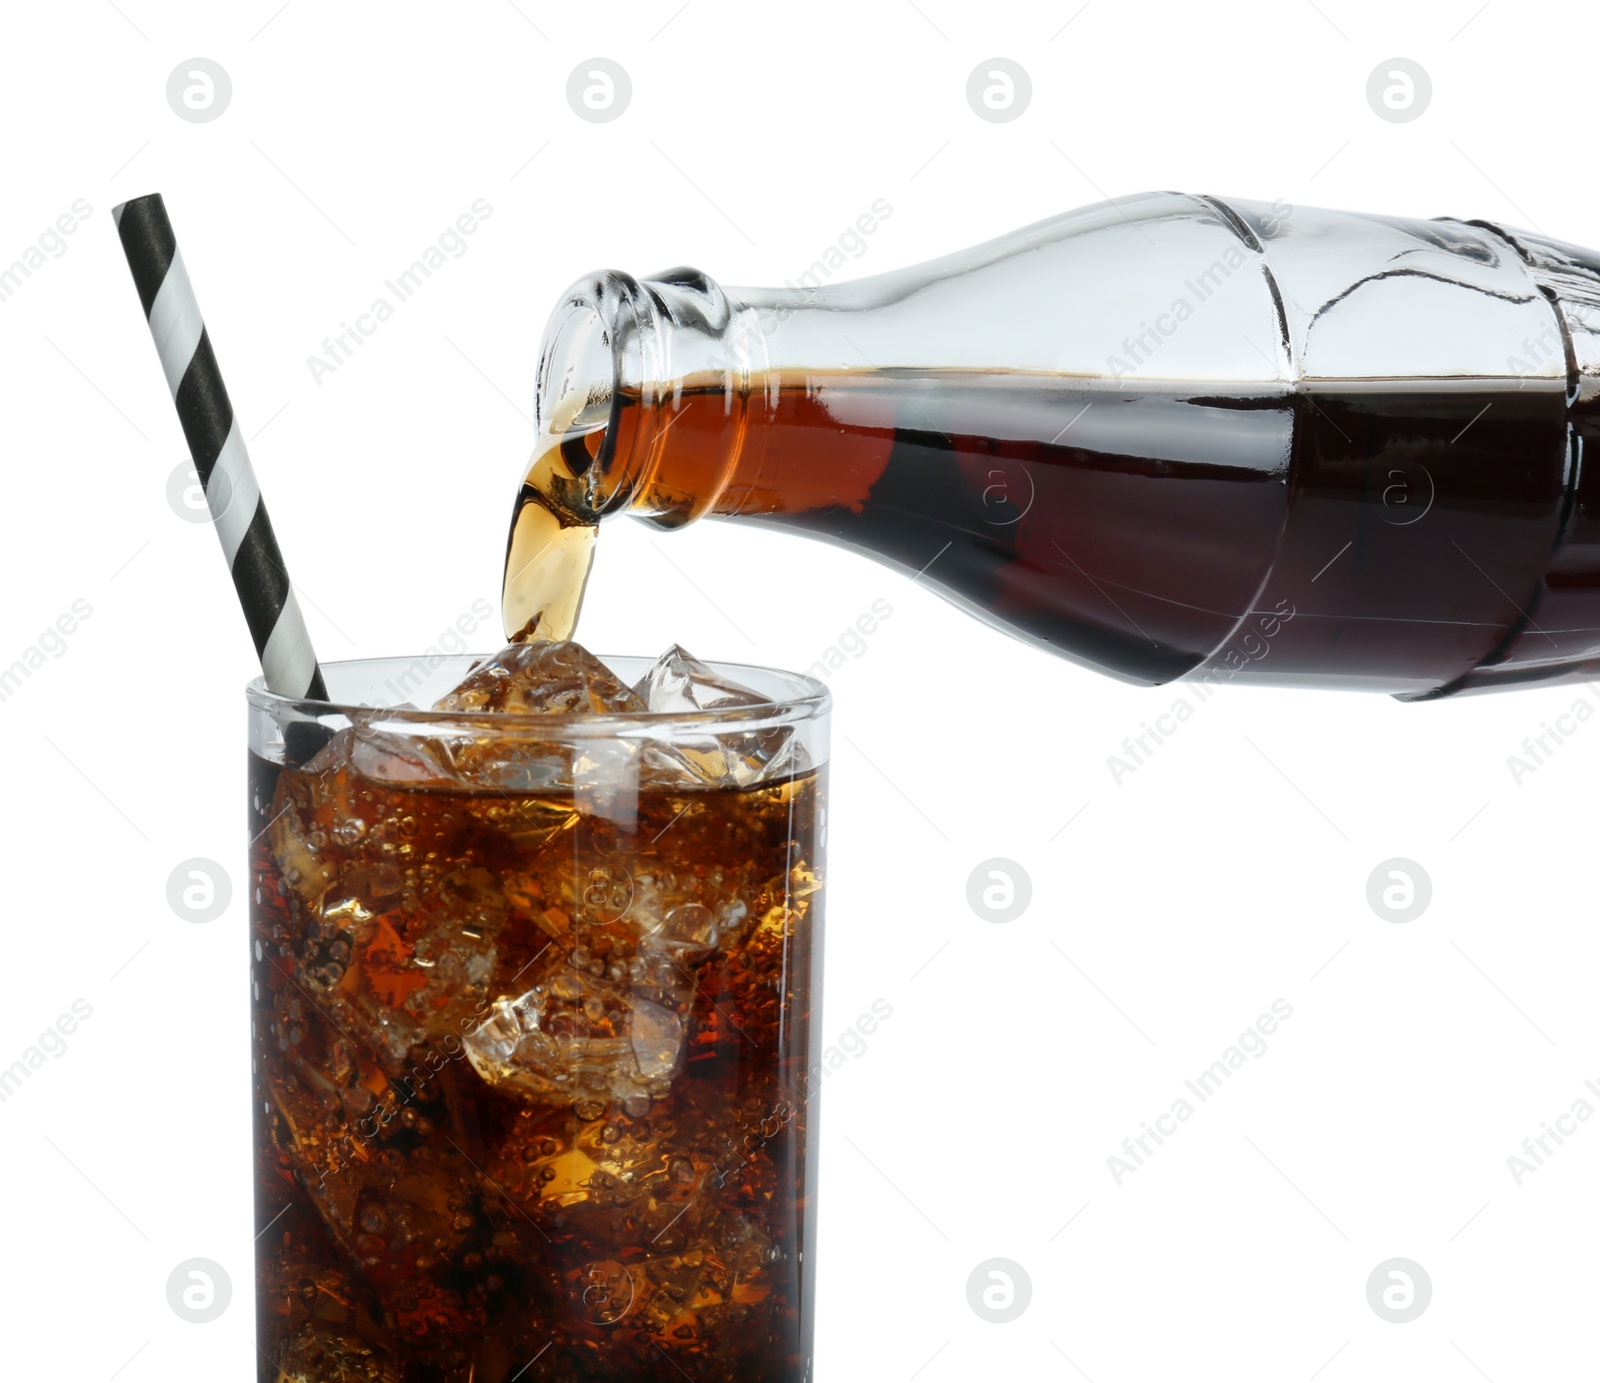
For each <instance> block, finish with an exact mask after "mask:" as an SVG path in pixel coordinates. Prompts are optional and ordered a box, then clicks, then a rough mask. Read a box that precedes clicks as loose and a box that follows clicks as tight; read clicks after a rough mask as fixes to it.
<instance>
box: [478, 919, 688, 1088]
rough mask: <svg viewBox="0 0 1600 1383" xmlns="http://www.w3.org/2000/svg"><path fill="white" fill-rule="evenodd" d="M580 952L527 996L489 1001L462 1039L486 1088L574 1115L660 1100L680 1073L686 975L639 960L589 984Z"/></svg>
mask: <svg viewBox="0 0 1600 1383" xmlns="http://www.w3.org/2000/svg"><path fill="white" fill-rule="evenodd" d="M585 954H586V953H585V952H583V951H582V949H581V948H574V949H573V950H572V951H570V952H569V953H568V956H567V958H566V960H565V963H563V964H561V965H560V966H559V967H558V968H556V969H555V970H554V972H553V973H547V974H546V975H545V976H542V977H541V978H540V980H539V982H538V983H536V984H534V985H533V986H532V987H531V988H530V989H528V990H526V991H524V992H523V993H521V994H519V995H517V996H515V997H513V998H506V997H502V998H498V999H496V1000H495V1001H494V1003H493V1004H492V1005H491V1008H490V1012H489V1015H488V1017H486V1018H485V1019H484V1020H483V1022H482V1023H480V1024H479V1025H478V1026H477V1027H476V1028H474V1029H473V1030H472V1031H471V1032H469V1033H467V1034H466V1036H465V1037H464V1038H463V1039H462V1041H463V1045H464V1046H465V1047H466V1050H467V1056H468V1058H469V1059H470V1060H471V1062H472V1066H473V1069H474V1070H475V1071H477V1073H478V1074H479V1075H480V1076H481V1077H483V1079H484V1080H486V1081H488V1082H489V1084H491V1085H495V1086H499V1087H502V1088H506V1089H510V1090H514V1091H516V1092H517V1093H519V1094H521V1095H523V1096H524V1097H526V1098H529V1099H533V1100H536V1101H539V1102H541V1103H549V1104H558V1105H571V1106H572V1107H573V1108H574V1109H576V1110H577V1111H578V1112H579V1114H580V1117H582V1116H584V1115H585V1114H586V1113H587V1112H588V1111H590V1110H597V1111H599V1112H604V1111H605V1110H606V1109H607V1108H608V1107H610V1106H611V1105H613V1104H616V1105H621V1104H623V1103H625V1102H627V1101H629V1100H632V1099H636V1098H637V1097H639V1096H644V1097H646V1098H651V1097H657V1098H658V1097H660V1096H663V1095H665V1094H666V1093H667V1091H668V1090H669V1089H670V1088H671V1081H672V1078H673V1077H674V1076H675V1075H677V1074H678V1072H680V1071H681V1070H682V1069H683V1061H684V1055H685V1050H686V1045H687V1043H686V1037H687V1029H688V1017H689V1013H690V1010H691V1007H692V1003H693V998H694V991H693V986H692V980H691V976H690V972H688V971H685V970H681V969H680V968H679V967H677V966H676V965H672V964H652V963H651V962H650V961H647V960H646V959H644V958H643V957H636V958H635V960H634V961H633V962H632V963H631V964H629V965H628V966H626V967H618V969H619V970H621V971H622V978H620V979H613V978H611V977H610V975H609V974H607V975H603V976H601V977H596V976H595V975H593V974H592V973H590V970H589V965H588V962H587V961H585V960H584V959H583V957H584V956H585ZM574 957H577V958H578V960H577V963H574V960H573V958H574Z"/></svg>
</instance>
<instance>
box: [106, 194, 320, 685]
mask: <svg viewBox="0 0 1600 1383" xmlns="http://www.w3.org/2000/svg"><path fill="white" fill-rule="evenodd" d="M111 215H112V217H113V218H114V219H115V220H116V223H117V234H118V235H119V236H120V237H121V239H122V251H123V253H124V254H125V255H127V257H128V268H129V269H131V270H132V271H133V282H134V286H135V287H136V288H137V289H138V290H139V301H140V303H141V304H143V306H144V312H145V317H146V319H147V320H148V322H149V325H150V335H151V337H152V338H153V339H154V340H155V343H156V354H157V355H158V356H160V357H161V368H162V369H163V370H165V371H166V375H167V387H168V388H169V389H171V391H172V400H173V402H174V403H175V404H176V405H177V409H178V422H179V423H180V424H181V425H182V427H183V435H184V438H185V440H187V442H188V443H189V455H190V457H191V458H192V459H193V461H194V469H195V474H197V475H198V476H199V477H200V484H201V486H202V488H203V489H204V490H205V494H206V504H207V505H208V507H209V508H210V510H211V519H212V523H213V525H214V526H215V528H216V530H217V537H218V538H220V539H221V540H222V555H223V556H224V557H226V558H227V560H228V566H229V569H230V570H231V571H232V572H233V586H234V589H235V590H236V591H237V592H238V594H239V603H240V605H242V606H243V607H244V617H245V620H246V622H247V623H248V624H249V626H250V636H251V638H252V639H253V640H254V641H255V646H256V654H257V656H258V657H259V658H260V659H261V671H262V673H263V674H264V675H265V678H266V683H267V686H268V688H269V689H270V690H272V691H274V692H276V693H278V695H280V696H288V697H294V698H295V699H297V700H299V699H310V700H317V701H324V700H326V699H327V696H328V692H327V688H326V687H325V686H324V685H323V681H322V670H321V669H320V668H319V667H318V666H317V658H316V654H315V653H313V652H312V650H311V635H310V634H309V633H308V632H307V631H306V623H305V619H304V618H303V617H302V616H301V614H300V606H299V603H298V602H297V601H296V600H295V596H294V587H293V586H291V585H290V584H289V573H288V571H287V570H286V569H285V567H284V565H283V557H282V555H281V554H280V553H279V551H278V540H277V539H276V538H275V537H273V535H272V523H271V521H270V520H269V519H268V518H267V506H266V504H265V503H263V501H262V499H261V490H260V488H259V487H258V486H257V485H256V477H255V472H254V471H253V470H251V468H250V457H249V455H248V453H247V452H246V451H245V445H244V437H243V435H242V434H241V433H240V431H239V422H238V419H236V418H235V417H234V416H233V405H232V404H231V403H230V402H229V401H228V390H227V388H226V386H225V385H224V384H223V382H222V374H221V372H220V371H219V370H218V369H217V358H216V356H215V355H214V354H212V350H211V338H210V337H209V336H208V335H207V333H206V324H205V321H204V320H203V319H202V318H201V316H200V305H199V303H197V302H196V301H195V296H194V289H193V287H191V286H190V283H189V275H188V272H187V271H186V270H185V269H184V267H183V255H182V254H181V253H180V252H179V250H178V244H177V240H176V238H175V237H174V236H173V234H172V223H171V222H170V221H168V220H167V209H166V206H165V205H164V204H163V203H162V201H161V194H160V193H159V192H156V193H151V194H150V195H149V196H148V197H135V198H134V199H133V200H132V201H128V202H123V203H122V205H121V206H118V207H114V208H113V209H112V212H111Z"/></svg>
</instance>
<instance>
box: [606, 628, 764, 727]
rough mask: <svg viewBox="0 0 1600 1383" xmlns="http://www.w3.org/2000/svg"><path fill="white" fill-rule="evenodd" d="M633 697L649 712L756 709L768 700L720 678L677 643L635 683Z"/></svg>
mask: <svg viewBox="0 0 1600 1383" xmlns="http://www.w3.org/2000/svg"><path fill="white" fill-rule="evenodd" d="M633 694H634V695H635V696H637V697H638V698H639V699H640V700H641V701H643V702H644V704H645V706H646V708H647V709H649V710H652V711H711V710H716V709H718V708H720V707H724V706H759V705H761V704H762V703H763V702H765V701H766V700H767V698H766V697H764V696H762V695H761V694H760V693H759V692H754V691H751V690H750V688H749V687H741V686H740V685H739V684H738V683H737V682H730V681H728V680H727V679H726V678H725V677H721V676H719V675H718V674H717V673H716V672H714V671H713V670H712V669H711V668H710V667H709V666H708V665H707V664H705V663H702V662H701V661H700V660H699V659H698V658H696V657H695V656H694V655H693V654H692V653H690V652H689V651H688V650H687V649H685V648H684V647H683V645H682V644H676V643H675V644H673V645H672V647H671V648H669V649H668V650H667V651H666V652H665V653H663V654H662V655H661V656H660V657H659V658H657V659H656V660H655V662H654V663H653V664H651V666H650V670H649V671H648V672H647V673H645V675H644V676H643V677H641V678H640V679H639V680H638V681H637V682H636V683H634V687H633Z"/></svg>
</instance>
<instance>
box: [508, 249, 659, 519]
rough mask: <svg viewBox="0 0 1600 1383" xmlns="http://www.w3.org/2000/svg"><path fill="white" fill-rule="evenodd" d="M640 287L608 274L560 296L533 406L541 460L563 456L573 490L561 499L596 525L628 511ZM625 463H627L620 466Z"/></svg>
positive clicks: (639, 370) (638, 376)
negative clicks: (545, 455)
mask: <svg viewBox="0 0 1600 1383" xmlns="http://www.w3.org/2000/svg"><path fill="white" fill-rule="evenodd" d="M638 296H639V285H638V283H637V282H636V281H635V280H634V279H633V278H631V277H630V276H629V275H627V274H621V273H616V272H603V273H599V274H594V275H591V276H589V277H587V278H584V279H580V280H579V281H578V282H577V283H574V284H573V285H572V286H571V287H570V288H569V289H567V291H566V292H565V293H564V294H563V295H562V298H561V301H560V302H559V303H558V304H557V305H556V308H555V311H554V312H553V313H552V314H551V316H550V321H549V324H548V325H547V326H546V328H545V334H544V341H543V344H542V345H541V348H540V352H539V368H538V376H537V378H538V384H537V392H536V395H535V399H534V410H535V422H536V425H537V427H538V429H539V437H538V443H537V445H538V449H539V451H540V452H545V451H548V450H550V449H552V448H559V450H560V451H561V453H562V456H563V458H564V459H565V461H566V467H565V469H566V470H568V471H569V472H570V474H571V478H572V482H573V483H572V484H571V485H570V487H564V488H566V494H565V495H564V496H563V498H564V500H565V503H566V507H568V508H570V509H572V510H573V511H574V514H573V516H574V517H575V518H579V519H582V520H584V521H588V522H595V521H597V520H598V519H599V518H600V517H601V516H602V515H604V514H605V513H607V512H608V511H609V510H611V509H612V508H616V507H619V505H623V504H626V502H627V499H628V494H627V493H619V492H624V491H627V490H628V489H629V488H630V487H627V486H621V485H618V484H617V480H618V479H619V478H620V477H619V469H618V460H619V458H618V455H617V452H618V445H617V442H618V437H619V435H620V432H621V428H620V427H619V424H620V421H621V415H622V408H623V403H624V398H625V396H626V395H627V394H628V393H629V392H630V382H631V384H632V391H633V392H635V393H637V392H638V388H639V386H640V385H641V384H642V383H643V376H644V370H643V361H642V360H641V358H640V341H641V333H640V331H639V330H638V314H637V312H636V310H635V306H636V303H637V301H638ZM622 459H623V460H624V461H625V460H626V458H622Z"/></svg>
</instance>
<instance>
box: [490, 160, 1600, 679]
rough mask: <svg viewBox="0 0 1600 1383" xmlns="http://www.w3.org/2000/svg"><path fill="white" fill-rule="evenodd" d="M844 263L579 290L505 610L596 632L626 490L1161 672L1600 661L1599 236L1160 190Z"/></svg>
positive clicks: (550, 340) (1499, 668) (1577, 672)
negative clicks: (590, 613)
mask: <svg viewBox="0 0 1600 1383" xmlns="http://www.w3.org/2000/svg"><path fill="white" fill-rule="evenodd" d="M825 274H826V270H825V266H823V265H821V264H818V265H815V266H813V268H812V271H811V272H809V273H808V274H805V275H801V276H800V279H799V280H798V281H797V282H795V283H792V284H789V285H786V286H785V287H782V288H723V287H721V286H719V285H718V284H717V283H715V282H713V281H712V280H711V279H710V278H708V277H707V276H706V275H704V274H703V273H700V272H699V271H697V270H693V269H688V268H680V269H674V270H670V271H668V272H666V273H663V274H659V275H656V276H655V277H653V278H647V279H636V278H633V277H631V276H630V275H628V274H624V273H617V272H605V273H599V274H595V275H592V276H590V277H587V278H584V279H581V280H580V281H579V282H577V283H576V284H574V285H573V286H572V287H571V288H570V289H569V290H568V291H567V293H566V294H565V295H564V296H563V298H562V300H561V302H560V303H559V304H558V306H557V308H556V310H555V312H554V314H553V315H552V317H551V320H550V324H549V327H548V329H547V331H546V335H545V338H544V343H543V349H542V351H541V356H540V363H539V374H538V396H537V406H538V422H539V428H540V435H539V441H538V445H537V447H536V449H535V453H534V457H533V462H532V465H531V468H530V470H529V473H528V477H527V480H526V482H525V484H524V486H523V488H522V491H521V493H520V495H519V497H518V501H517V508H516V514H515V516H514V518H513V523H512V532H511V540H510V543H509V546H508V556H507V572H506V585H505V593H504V602H505V617H506V623H507V632H508V634H513V635H515V634H517V633H519V632H522V633H524V634H526V633H528V632H530V626H531V632H534V633H536V634H538V635H542V636H547V637H565V636H566V635H567V634H569V633H570V631H571V628H572V624H573V622H574V621H575V620H576V616H577V610H578V606H579V603H580V602H581V597H582V588H583V581H584V578H585V576H586V574H587V571H588V567H589V562H590V560H591V557H592V551H593V545H594V537H595V533H596V530H597V525H598V524H599V523H600V522H601V521H602V520H604V519H607V518H609V517H610V516H612V515H615V514H623V513H626V514H631V515H633V516H635V517H638V518H642V519H644V520H646V521H648V522H650V523H652V524H655V525H657V526H659V527H662V528H680V527H683V526H685V525H688V524H691V523H693V522H694V521H695V520H697V519H700V518H708V517H709V518H714V519H720V520H732V521H737V522H741V523H753V524H764V525H768V526H771V527H775V528H780V529H784V530H786V531H790V532H796V533H802V534H807V535H810V536H812V537H816V538H820V539H823V540H825V541H828V542H833V543H837V544H842V545H844V546H846V547H849V548H851V549H854V550H855V551H857V552H860V553H862V554H864V555H866V556H868V557H872V558H875V559H876V560H878V561H881V562H885V563H887V564H889V565H891V566H894V567H896V568H898V569H900V570H902V571H904V572H907V573H920V574H921V580H922V582H923V583H924V584H927V585H930V586H932V587H934V588H935V589H937V590H938V591H940V592H941V593H942V594H943V595H944V596H946V597H947V598H949V599H950V600H952V601H953V602H955V603H956V604H957V605H959V606H960V607H962V608H963V609H965V610H967V611H969V612H971V613H972V614H974V615H976V616H978V617H979V618H981V619H984V620H987V621H988V622H990V623H991V624H995V625H998V626H999V627H1001V628H1003V629H1005V630H1007V631H1009V632H1010V633H1012V634H1014V635H1016V636H1017V637H1019V638H1022V639H1025V640H1027V641H1028V642H1030V643H1033V644H1036V645H1038V646H1040V647H1042V648H1045V649H1048V650H1049V651H1051V652H1053V653H1057V654H1061V655H1064V656H1066V657H1069V658H1073V659H1076V660H1077V661H1079V662H1082V663H1085V664H1087V665H1089V666H1091V667H1094V668H1097V669H1099V670H1100V671H1103V672H1106V673H1109V674H1110V675H1112V676H1115V677H1119V678H1122V679H1125V680H1127V681H1131V682H1136V683H1142V684H1159V683H1164V682H1169V681H1173V680H1175V679H1179V678H1190V679H1197V678H1198V679H1202V680H1206V681H1210V682H1217V683H1225V682H1246V681H1248V682H1256V683H1269V684H1277V685H1298V686H1322V687H1342V688H1350V689H1361V690H1377V691H1386V692H1391V693H1393V694H1396V695H1399V696H1403V697H1406V698H1409V699H1425V698H1429V697H1434V696H1442V695H1447V694H1451V693H1455V692H1460V691H1465V690H1477V689H1492V688H1498V687H1506V686H1513V685H1520V684H1523V683H1527V682H1540V681H1552V680H1574V679H1579V678H1590V677H1593V676H1595V675H1597V673H1600V465H1597V464H1596V463H1597V462H1600V455H1592V456H1591V457H1590V464H1589V465H1587V466H1585V464H1584V460H1585V450H1586V448H1589V449H1591V450H1592V446H1593V439H1594V438H1595V436H1596V434H1597V432H1600V422H1597V419H1600V255H1596V254H1595V253H1594V252H1592V251H1588V250H1583V249H1579V248H1577V247H1574V246H1571V245H1566V244H1563V243H1560V242H1557V241H1553V240H1549V239H1547V238H1545V237H1543V236H1540V235H1534V234H1531V233H1528V232H1524V231H1521V230H1514V229H1510V228H1507V227H1504V226H1500V225H1495V224H1491V223H1489V222H1486V221H1457V220H1448V219H1446V220H1433V221H1423V220H1408V219H1404V218H1399V217H1388V216H1375V215H1368V214H1361V213H1348V212H1338V211H1328V210H1321V209H1316V208H1309V207H1295V206H1290V205H1288V204H1287V203H1284V202H1281V201H1280V202H1276V203H1273V204H1270V205H1268V204H1265V203H1258V202H1247V201H1239V200H1234V199H1227V200H1224V199H1221V198H1216V197H1206V196H1188V195H1183V194H1178V193H1166V192H1159V193H1148V194H1144V195H1140V196H1134V197H1126V198H1120V199H1117V200H1114V201H1110V202H1105V203H1102V204H1099V205H1097V206H1092V207H1087V208H1084V209H1082V210H1078V211H1073V212H1069V213H1067V214H1065V215H1062V216H1058V217H1055V218H1053V219H1051V220H1048V221H1044V222H1040V223H1039V224H1037V225H1033V226H1029V227H1026V228H1024V229H1022V230H1019V231H1016V232H1014V233H1012V234H1010V235H1007V236H1003V237H1001V238H1000V239H998V240H993V241H990V242H988V243H986V244H983V245H979V246H977V247H975V248H972V249H969V250H965V251H963V252H961V253H959V254H955V255H950V256H948V257H946V258H943V259H938V260H934V261H931V262H929V263H926V264H922V265H917V266H915V267H912V268H908V269H902V270H896V271H894V272H890V273H886V274H880V275H877V276H874V277H871V278H866V279H860V280H856V281H854V282H845V283H830V282H826V281H823V280H824V278H825Z"/></svg>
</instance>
